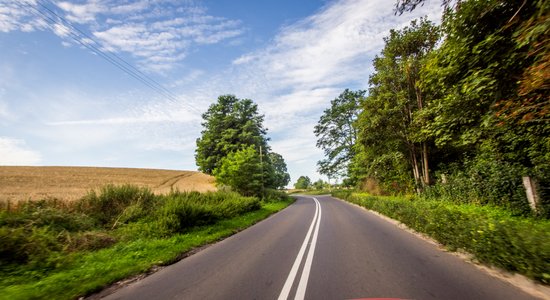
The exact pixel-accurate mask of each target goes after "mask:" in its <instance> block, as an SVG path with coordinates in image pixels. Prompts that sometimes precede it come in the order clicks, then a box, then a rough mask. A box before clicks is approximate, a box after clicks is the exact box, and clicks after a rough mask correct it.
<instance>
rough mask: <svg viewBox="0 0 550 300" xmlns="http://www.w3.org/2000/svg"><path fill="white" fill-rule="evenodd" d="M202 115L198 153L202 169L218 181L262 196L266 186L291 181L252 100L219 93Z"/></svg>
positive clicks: (275, 185)
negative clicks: (272, 149) (272, 147)
mask: <svg viewBox="0 0 550 300" xmlns="http://www.w3.org/2000/svg"><path fill="white" fill-rule="evenodd" d="M202 118H203V119H204V122H203V123H202V126H203V127H204V130H203V131H202V134H201V137H200V138H198V139H197V149H196V153H195V159H196V162H197V165H198V166H199V170H201V171H203V172H205V173H208V174H212V175H214V176H215V177H216V181H217V183H218V184H220V185H225V186H228V187H231V188H232V189H234V190H235V191H238V192H240V193H243V194H244V195H249V196H252V195H257V196H262V195H265V189H279V188H282V187H285V186H286V185H287V184H288V183H289V181H290V175H289V174H288V172H287V168H286V163H285V161H284V159H283V157H282V156H281V155H280V154H277V153H274V152H271V148H270V147H269V145H268V140H269V139H268V138H267V137H266V133H267V129H265V128H264V127H263V120H264V116H263V115H260V114H259V113H258V106H257V105H256V104H255V103H254V102H253V101H252V100H250V99H238V98H237V97H235V96H233V95H223V96H220V97H218V101H217V102H216V103H214V104H212V105H211V106H210V108H209V109H208V111H207V112H206V113H204V114H203V116H202Z"/></svg>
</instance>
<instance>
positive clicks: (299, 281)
mask: <svg viewBox="0 0 550 300" xmlns="http://www.w3.org/2000/svg"><path fill="white" fill-rule="evenodd" d="M315 198H316V199H315ZM315 198H313V197H305V196H304V197H298V199H297V201H296V203H294V204H292V205H291V206H289V207H288V208H286V209H285V210H283V211H281V212H279V213H277V214H275V215H273V216H271V217H270V218H268V219H266V220H264V221H262V222H260V223H258V224H256V225H254V226H252V227H250V228H248V229H246V230H244V231H242V232H240V233H238V234H236V235H234V236H232V237H229V238H227V239H225V240H223V241H221V242H219V243H216V244H214V245H212V246H210V247H208V248H206V249H205V250H203V251H200V252H199V253H197V254H194V255H192V256H190V257H188V258H186V259H184V260H182V261H180V262H178V263H176V264H174V265H171V266H168V267H166V268H164V269H162V270H160V271H159V272H157V273H154V274H153V275H151V276H148V277H146V278H144V279H143V280H140V281H137V282H135V283H133V284H130V285H128V286H126V287H124V288H122V289H119V290H117V291H116V292H114V293H113V294H110V295H108V296H106V297H105V298H106V299H358V298H400V299H535V298H533V297H532V296H530V295H528V294H525V293H524V292H522V291H520V290H519V289H517V288H515V287H513V286H511V285H509V284H508V283H505V282H503V281H501V280H499V279H496V278H493V277H491V276H489V275H487V274H485V273H484V272H482V271H480V270H479V269H477V268H476V267H475V266H473V265H471V264H469V263H466V262H464V261H462V260H461V259H460V258H458V257H456V256H454V255H451V254H449V253H446V252H444V251H442V250H440V249H438V248H437V247H436V246H435V245H433V244H431V243H428V242H426V241H424V240H422V239H419V238H418V237H416V236H415V235H413V234H411V233H409V232H406V231H403V230H402V229H400V228H398V227H397V226H395V225H394V224H392V223H390V222H388V221H386V220H383V219H382V218H380V217H378V216H377V215H375V214H372V213H370V212H368V211H365V210H363V209H361V208H358V207H356V206H353V205H350V204H348V203H345V202H343V201H340V200H336V199H333V198H331V197H328V196H316V197H315ZM317 200H318V201H317ZM450 226H452V225H450Z"/></svg>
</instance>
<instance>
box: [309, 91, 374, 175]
mask: <svg viewBox="0 0 550 300" xmlns="http://www.w3.org/2000/svg"><path fill="white" fill-rule="evenodd" d="M364 96H365V91H362V90H359V91H350V90H348V89H346V90H344V91H343V92H342V93H341V94H340V95H339V96H338V97H337V98H335V99H334V100H332V101H331V102H330V104H331V107H330V108H328V109H326V110H325V111H324V113H323V115H322V116H321V118H320V119H319V122H318V123H317V125H316V126H315V130H314V133H315V136H317V147H319V148H321V149H323V151H324V152H325V156H326V159H324V160H321V161H319V162H317V165H318V166H319V172H320V173H321V174H325V175H327V176H329V177H336V176H347V175H348V174H349V172H348V167H349V163H350V161H351V158H352V157H353V156H354V155H355V153H354V145H355V143H356V140H357V129H356V128H355V121H356V120H357V118H358V116H359V112H360V109H361V106H360V102H361V99H363V97H364Z"/></svg>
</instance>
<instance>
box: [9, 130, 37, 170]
mask: <svg viewBox="0 0 550 300" xmlns="http://www.w3.org/2000/svg"><path fill="white" fill-rule="evenodd" d="M41 160H42V158H41V155H40V153H38V152H37V151H34V150H31V149H29V148H28V147H27V145H26V144H25V141H23V140H20V139H14V138H10V137H0V165H4V166H15V165H37V164H39V163H40V161H41Z"/></svg>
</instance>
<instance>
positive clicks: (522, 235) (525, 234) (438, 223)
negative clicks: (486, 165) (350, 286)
mask: <svg viewBox="0 0 550 300" xmlns="http://www.w3.org/2000/svg"><path fill="white" fill-rule="evenodd" d="M334 195H335V196H336V197H339V198H341V199H345V200H347V201H349V202H352V203H355V204H358V205H361V206H363V207H366V208H368V209H371V210H374V211H377V212H380V213H382V214H384V215H386V216H388V217H390V218H393V219H396V220H398V221H400V222H402V223H403V224H405V225H407V226H408V227H409V228H412V229H414V230H416V231H418V232H422V233H425V234H427V235H429V236H431V237H433V238H434V239H435V240H437V241H438V242H440V243H441V244H443V245H445V246H446V247H447V248H448V249H449V250H451V251H454V250H457V249H462V250H464V251H466V252H469V253H471V254H473V255H474V256H475V258H476V259H477V260H479V261H480V262H483V263H486V264H490V265H494V266H497V267H500V268H503V269H505V270H508V271H511V272H517V273H520V274H523V275H526V276H527V277H530V278H532V279H534V280H537V281H539V282H541V283H544V284H547V285H548V284H550V221H548V220H543V219H536V218H529V217H520V216H514V215H513V214H512V213H511V212H509V211H506V210H504V209H502V208H499V207H495V206H487V205H486V206H481V205H473V204H457V203H452V202H448V201H442V200H438V201H436V200H425V199H417V198H405V197H380V196H370V195H367V194H358V193H349V192H347V193H335V194H334Z"/></svg>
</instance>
